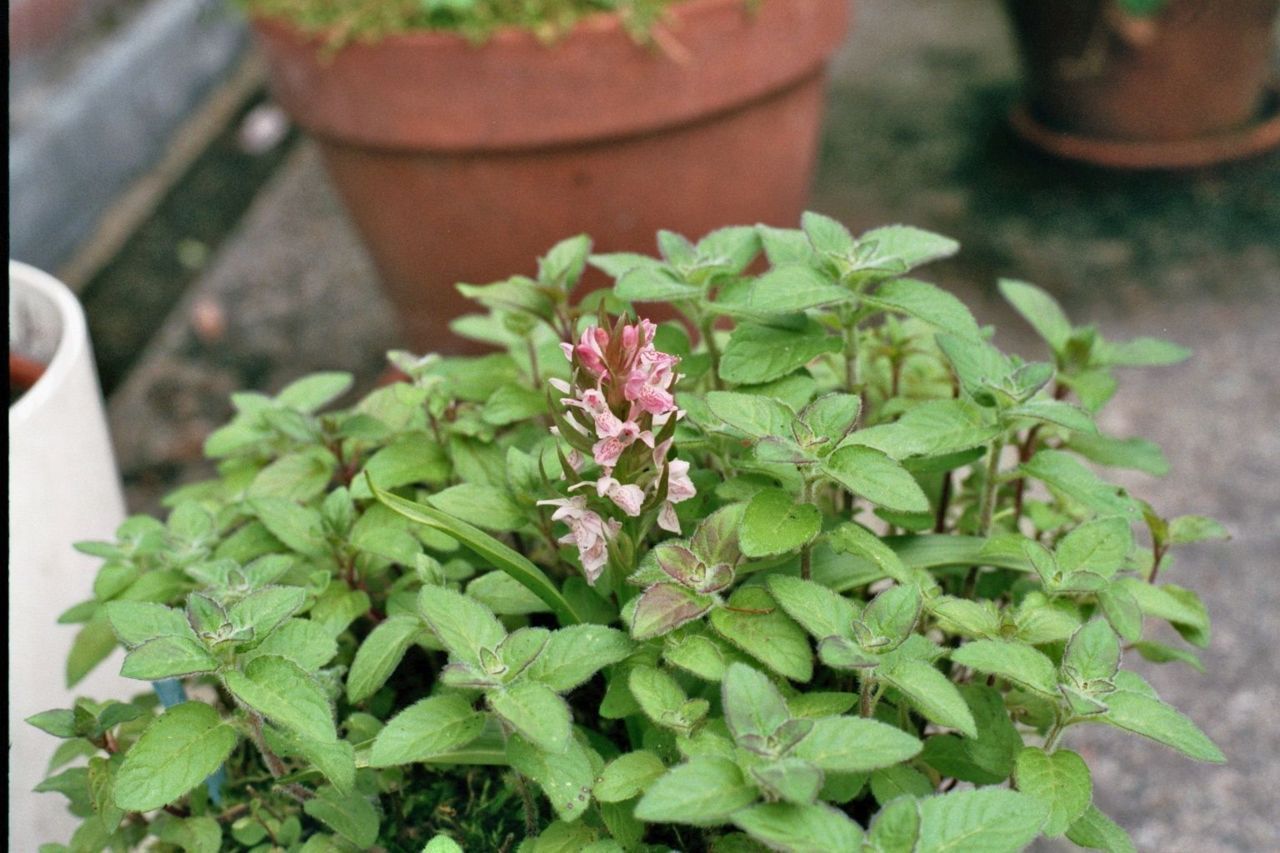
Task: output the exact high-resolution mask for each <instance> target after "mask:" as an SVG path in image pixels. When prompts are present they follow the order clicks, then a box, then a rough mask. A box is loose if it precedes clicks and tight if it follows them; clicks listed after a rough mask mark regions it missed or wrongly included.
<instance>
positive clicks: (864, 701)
mask: <svg viewBox="0 0 1280 853" xmlns="http://www.w3.org/2000/svg"><path fill="white" fill-rule="evenodd" d="M875 686H876V680H875V679H874V678H872V677H871V676H870V675H866V676H863V678H862V686H861V687H860V688H859V689H858V713H859V714H860V715H861V716H863V717H870V716H871V714H872V713H873V712H874V711H875V709H876V702H875Z"/></svg>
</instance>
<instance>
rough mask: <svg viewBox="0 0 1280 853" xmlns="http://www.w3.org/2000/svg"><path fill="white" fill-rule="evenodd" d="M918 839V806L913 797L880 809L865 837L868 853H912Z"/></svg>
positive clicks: (903, 798) (902, 798)
mask: <svg viewBox="0 0 1280 853" xmlns="http://www.w3.org/2000/svg"><path fill="white" fill-rule="evenodd" d="M932 789H933V786H932V785H930V790H932ZM919 837H920V804H919V803H918V802H917V801H916V799H915V798H913V797H899V798H898V799H896V800H893V801H891V802H890V803H888V804H887V805H886V806H885V807H884V808H882V809H881V810H880V812H879V814H877V815H876V816H875V820H874V821H872V823H871V827H870V832H869V833H868V836H867V841H868V842H870V846H871V850H870V851H868V853H914V851H915V849H916V841H917V840H918V839H919ZM864 849H865V848H864Z"/></svg>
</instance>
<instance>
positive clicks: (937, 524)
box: [933, 471, 951, 533]
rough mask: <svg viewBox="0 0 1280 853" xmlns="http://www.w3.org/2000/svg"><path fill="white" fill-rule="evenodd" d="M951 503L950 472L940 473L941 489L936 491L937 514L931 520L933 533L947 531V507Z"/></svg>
mask: <svg viewBox="0 0 1280 853" xmlns="http://www.w3.org/2000/svg"><path fill="white" fill-rule="evenodd" d="M950 504H951V472H950V471H946V472H944V473H943V475H942V489H941V490H939V492H938V515H937V517H936V518H935V519H934V522H933V532H934V533H946V532H947V509H948V507H949V506H950Z"/></svg>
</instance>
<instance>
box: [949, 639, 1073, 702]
mask: <svg viewBox="0 0 1280 853" xmlns="http://www.w3.org/2000/svg"><path fill="white" fill-rule="evenodd" d="M951 660H952V661H953V662H954V663H958V664H961V665H963V666H967V667H969V668H970V669H975V670H977V671H978V672H981V673H983V674H985V675H995V676H999V677H1000V678H1007V679H1008V680H1010V681H1012V682H1014V683H1016V684H1019V685H1021V686H1023V687H1026V688H1028V689H1030V690H1034V691H1036V692H1037V693H1042V694H1044V695H1047V696H1056V695H1057V692H1058V675H1057V668H1056V667H1055V666H1054V665H1053V661H1051V660H1049V658H1048V657H1047V656H1045V654H1044V653H1043V652H1041V651H1038V650H1037V649H1033V648H1032V647H1031V646H1028V645H1026V644H1024V643H1019V642H1015V641H1012V640H971V641H970V642H968V643H965V644H964V645H963V646H961V647H960V648H958V649H956V650H955V651H954V652H952V653H951Z"/></svg>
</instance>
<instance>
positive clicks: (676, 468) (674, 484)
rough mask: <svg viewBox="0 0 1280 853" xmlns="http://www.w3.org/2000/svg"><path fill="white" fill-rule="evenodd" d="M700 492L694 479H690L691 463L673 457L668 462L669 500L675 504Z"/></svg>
mask: <svg viewBox="0 0 1280 853" xmlns="http://www.w3.org/2000/svg"><path fill="white" fill-rule="evenodd" d="M696 494H698V490H697V488H696V487H695V486H694V485H693V480H691V479H689V463H688V462H686V461H685V460H683V459H672V460H671V461H670V462H668V463H667V500H668V501H670V502H671V503H673V504H678V503H680V502H681V501H687V500H688V499H689V498H691V497H693V496H694V495H696Z"/></svg>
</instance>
